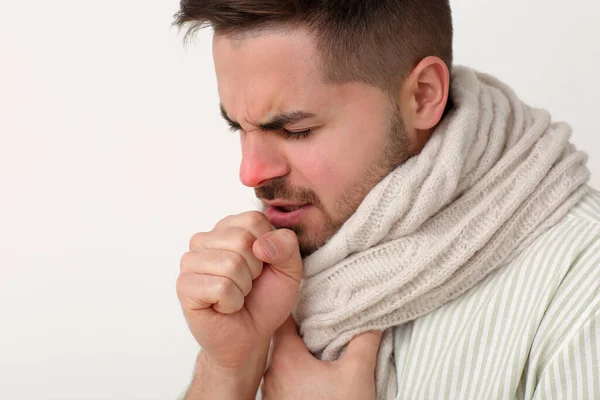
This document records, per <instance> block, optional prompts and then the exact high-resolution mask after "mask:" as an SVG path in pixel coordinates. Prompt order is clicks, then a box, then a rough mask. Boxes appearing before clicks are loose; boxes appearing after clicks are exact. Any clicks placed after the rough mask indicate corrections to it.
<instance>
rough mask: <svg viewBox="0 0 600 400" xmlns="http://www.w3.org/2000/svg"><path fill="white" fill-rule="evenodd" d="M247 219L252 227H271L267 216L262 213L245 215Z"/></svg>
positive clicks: (253, 212) (249, 212) (255, 212)
mask: <svg viewBox="0 0 600 400" xmlns="http://www.w3.org/2000/svg"><path fill="white" fill-rule="evenodd" d="M245 218H246V220H247V221H248V224H250V226H257V227H269V228H270V226H271V224H270V223H269V220H268V219H267V217H266V216H265V214H263V213H261V212H260V211H248V212H247V213H246V214H245ZM267 229H268V228H267Z"/></svg>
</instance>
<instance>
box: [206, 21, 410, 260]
mask: <svg viewBox="0 0 600 400" xmlns="http://www.w3.org/2000/svg"><path fill="white" fill-rule="evenodd" d="M213 55H214V60H215V67H216V72H217V80H218V85H219V96H220V98H221V106H222V109H223V113H224V116H225V118H226V119H228V120H229V123H230V124H231V125H233V126H234V128H236V129H239V131H240V139H241V146H242V163H241V167H240V180H241V181H242V183H243V184H244V185H246V186H249V187H252V188H254V189H255V192H256V195H257V197H259V198H260V199H261V200H262V202H263V204H264V211H265V212H266V215H267V217H268V218H269V220H270V221H271V223H272V224H273V225H274V226H275V227H276V228H289V229H292V230H294V231H295V232H296V233H297V235H298V240H299V243H300V251H301V254H302V255H303V256H307V255H309V254H311V253H312V252H314V251H315V250H316V249H318V248H319V247H321V246H322V245H324V244H325V243H326V242H327V241H328V240H329V239H330V238H331V237H332V236H333V235H334V234H335V233H336V232H337V231H338V229H339V228H340V227H341V226H342V224H343V223H344V222H345V221H346V220H347V219H348V218H349V217H350V216H351V215H352V214H353V213H354V212H355V211H356V209H357V208H358V206H359V205H360V203H361V202H362V200H363V199H364V197H365V196H366V195H367V193H368V192H369V191H370V190H371V189H372V188H373V187H374V186H375V185H376V184H377V183H378V182H379V181H380V180H381V179H383V178H384V177H385V176H386V175H387V174H388V173H389V172H390V171H391V170H392V169H394V168H395V167H396V166H398V165H399V164H401V163H402V162H404V161H405V160H406V159H407V158H408V149H407V147H408V142H407V139H406V135H405V134H404V130H403V129H402V119H401V117H400V115H399V111H398V110H397V107H396V106H395V103H394V102H391V101H390V99H389V96H388V95H387V94H386V93H384V92H383V91H381V90H380V89H377V88H375V87H372V86H369V85H366V84H362V83H345V84H327V83H323V81H322V79H321V76H322V74H321V71H322V69H321V66H320V64H319V57H318V53H317V51H316V49H315V47H314V45H313V44H312V42H311V37H310V36H309V35H307V34H306V33H304V32H302V31H292V32H285V33H283V32H279V33H264V34H260V35H256V36H250V37H247V38H244V39H239V38H231V37H229V36H225V35H215V39H214V44H213Z"/></svg>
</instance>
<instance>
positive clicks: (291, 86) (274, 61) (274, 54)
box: [213, 30, 326, 119]
mask: <svg viewBox="0 0 600 400" xmlns="http://www.w3.org/2000/svg"><path fill="white" fill-rule="evenodd" d="M213 57H214V61H215V70H216V73H217V80H218V84H219V96H220V97H221V102H222V104H223V105H224V106H225V108H226V109H227V110H228V112H230V113H233V114H236V113H240V112H242V113H244V115H245V114H248V115H247V117H249V118H260V119H262V118H263V117H265V116H266V115H268V114H269V113H273V112H277V111H285V110H287V109H289V108H302V107H304V108H306V107H309V106H310V102H311V98H314V97H315V96H319V95H320V94H323V93H322V92H323V91H325V90H326V85H324V84H323V83H322V81H321V78H320V71H321V69H320V66H319V62H318V57H317V51H316V48H315V46H314V43H313V40H312V38H311V37H310V35H309V34H308V33H305V32H303V31H300V30H286V31H271V32H265V33H260V34H253V35H249V36H246V37H232V36H229V35H223V34H216V35H215V36H214V40H213Z"/></svg>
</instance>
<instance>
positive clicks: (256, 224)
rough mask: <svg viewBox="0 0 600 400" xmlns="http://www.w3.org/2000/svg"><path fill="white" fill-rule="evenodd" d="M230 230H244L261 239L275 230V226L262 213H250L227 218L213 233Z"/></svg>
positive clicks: (220, 222) (218, 224)
mask: <svg viewBox="0 0 600 400" xmlns="http://www.w3.org/2000/svg"><path fill="white" fill-rule="evenodd" d="M229 228H243V229H245V230H247V231H248V232H250V233H251V234H252V235H253V236H254V237H255V238H259V237H261V236H262V235H264V234H265V233H267V232H270V231H272V230H273V226H272V225H271V223H270V222H269V220H268V219H267V216H266V215H265V214H263V213H261V212H260V211H248V212H245V213H241V214H237V215H230V216H228V217H225V218H223V219H222V220H220V221H219V222H218V223H217V225H216V226H215V229H213V231H214V232H217V231H223V230H227V229H229Z"/></svg>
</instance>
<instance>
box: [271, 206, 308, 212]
mask: <svg viewBox="0 0 600 400" xmlns="http://www.w3.org/2000/svg"><path fill="white" fill-rule="evenodd" d="M303 207H306V204H304V205H301V206H286V207H273V208H275V209H276V210H277V211H280V212H286V213H289V212H293V211H298V210H299V209H301V208H303Z"/></svg>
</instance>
